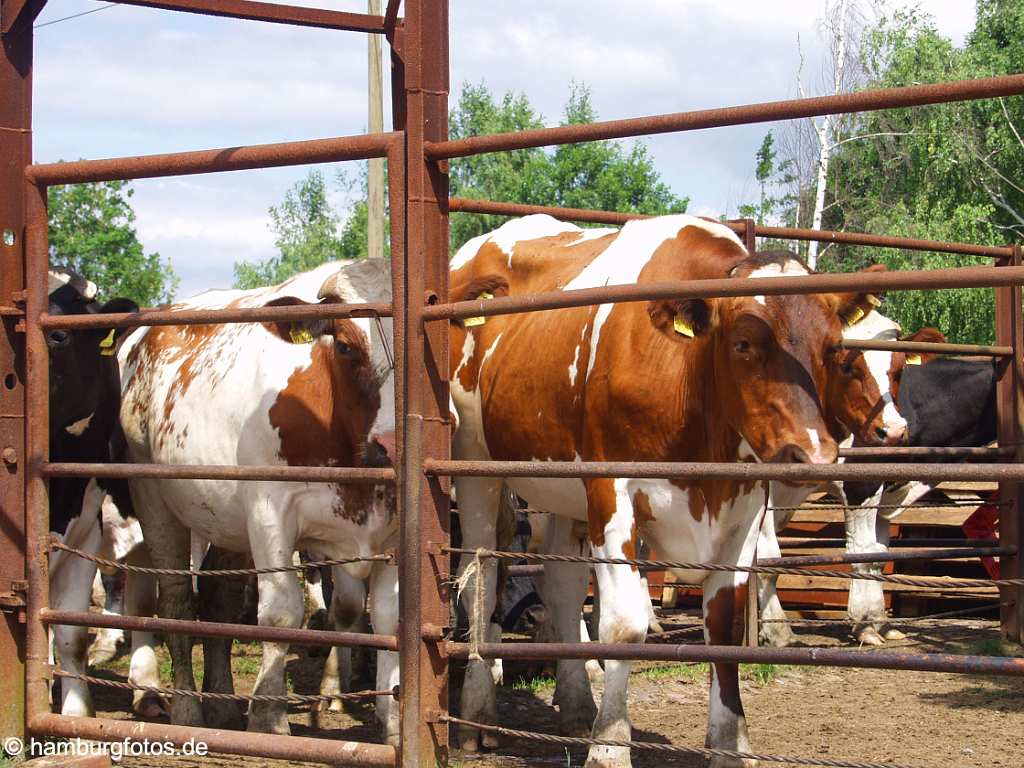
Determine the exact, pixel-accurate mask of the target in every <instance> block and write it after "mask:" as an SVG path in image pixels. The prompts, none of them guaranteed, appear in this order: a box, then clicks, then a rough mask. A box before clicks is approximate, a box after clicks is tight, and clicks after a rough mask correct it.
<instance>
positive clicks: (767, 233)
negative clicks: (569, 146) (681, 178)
mask: <svg viewBox="0 0 1024 768" xmlns="http://www.w3.org/2000/svg"><path fill="white" fill-rule="evenodd" d="M448 210H449V211H451V212H452V213H460V212H461V213H490V214H496V215H498V216H529V215H530V214H534V213H545V214H547V215H548V216H552V217H554V218H556V219H561V220H563V221H586V222H590V223H592V224H625V223H627V222H630V221H635V220H637V219H650V218H652V217H653V216H654V214H650V213H619V212H617V211H600V210H594V209H592V208H557V207H555V206H551V205H530V204H526V203H506V202H499V201H497V200H476V199H470V198H465V197H453V198H450V199H449V200H448ZM709 221H714V219H709ZM747 222H751V223H752V224H753V222H752V220H750V219H743V220H740V221H720V222H718V223H719V224H722V225H723V226H726V227H728V228H729V229H731V230H732V231H733V232H735V233H736V234H737V235H743V234H745V233H746V230H747V227H748V224H747ZM754 234H755V235H756V236H757V237H771V238H775V239H778V240H817V241H819V242H823V243H846V244H848V245H867V246H874V247H877V248H900V249H903V250H907V251H934V252H936V253H959V254H963V255H965V256H991V257H993V258H1006V257H1009V256H1010V255H1011V254H1012V252H1013V247H1012V246H998V245H977V244H975V243H955V242H953V243H951V242H944V241H941V240H920V239H917V238H912V237H897V236H894V235H873V234H870V233H867V232H835V231H831V230H826V229H801V228H798V227H768V226H764V225H762V224H754Z"/></svg>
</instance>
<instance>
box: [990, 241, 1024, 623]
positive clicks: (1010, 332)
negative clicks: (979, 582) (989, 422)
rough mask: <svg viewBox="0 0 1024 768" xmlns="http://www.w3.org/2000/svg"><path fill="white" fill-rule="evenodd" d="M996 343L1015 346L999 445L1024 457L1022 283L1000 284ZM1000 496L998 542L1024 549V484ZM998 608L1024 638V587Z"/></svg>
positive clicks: (1006, 591)
mask: <svg viewBox="0 0 1024 768" xmlns="http://www.w3.org/2000/svg"><path fill="white" fill-rule="evenodd" d="M1021 263H1022V258H1021V246H1020V245H1019V244H1018V245H1014V246H1013V255H1012V256H1010V257H1009V258H1004V259H1000V262H999V265H1000V266H1020V265H1021ZM995 292H996V344H1000V345H1012V346H1013V357H1009V358H1002V359H1001V360H1000V362H999V366H1000V369H999V381H998V383H997V385H996V413H997V415H998V416H997V418H998V436H999V444H1000V445H1009V446H1013V448H1014V452H1015V453H1014V457H1013V458H1012V459H1010V461H1018V462H1019V461H1022V460H1024V446H1022V445H1021V438H1022V436H1024V429H1022V426H1021V419H1022V417H1024V402H1022V396H1024V390H1022V387H1024V364H1022V363H1024V308H1022V306H1021V298H1022V295H1021V288H1020V286H1011V287H1007V288H996V289H995ZM999 500H1000V501H1001V502H1003V506H1002V507H1000V513H999V540H1000V542H1001V543H1002V544H1009V545H1014V546H1016V547H1017V548H1018V552H1020V553H1024V547H1022V545H1024V521H1022V519H1021V512H1022V510H1024V485H1021V484H1020V483H1008V482H1002V483H1000V484H999ZM1000 575H1001V576H1002V577H1003V578H1021V576H1024V557H1022V555H1021V554H1014V555H1007V556H1003V557H1001V558H1000ZM1000 604H1001V608H1000V611H999V618H1000V624H1001V625H1002V631H1003V636H1004V637H1005V638H1006V639H1007V640H1010V641H1012V642H1015V643H1020V642H1022V641H1024V587H1003V588H1002V589H1001V590H1000Z"/></svg>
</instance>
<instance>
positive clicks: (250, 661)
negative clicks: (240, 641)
mask: <svg viewBox="0 0 1024 768" xmlns="http://www.w3.org/2000/svg"><path fill="white" fill-rule="evenodd" d="M231 669H232V671H233V672H234V673H235V674H236V675H243V676H249V675H253V676H255V675H257V674H259V671H260V660H259V658H258V657H257V658H254V657H252V656H234V657H232V659H231Z"/></svg>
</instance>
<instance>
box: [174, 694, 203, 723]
mask: <svg viewBox="0 0 1024 768" xmlns="http://www.w3.org/2000/svg"><path fill="white" fill-rule="evenodd" d="M171 725H190V726H192V727H194V728H202V727H203V707H202V705H201V704H200V703H199V699H194V698H192V697H190V696H175V697H174V699H173V700H172V701H171Z"/></svg>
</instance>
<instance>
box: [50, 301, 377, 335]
mask: <svg viewBox="0 0 1024 768" xmlns="http://www.w3.org/2000/svg"><path fill="white" fill-rule="evenodd" d="M345 317H391V305H390V304H383V303H378V304H308V305H304V306H299V305H289V306H280V307H229V308H224V309H145V310H142V311H139V312H112V313H109V314H95V315H50V314H44V315H42V316H41V317H40V318H39V325H40V327H42V328H43V329H45V330H50V329H51V328H66V329H68V330H77V329H82V328H136V327H139V326H144V325H223V324H225V323H268V322H286V321H289V320H312V319H321V318H322V319H331V320H334V319H338V318H345Z"/></svg>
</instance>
